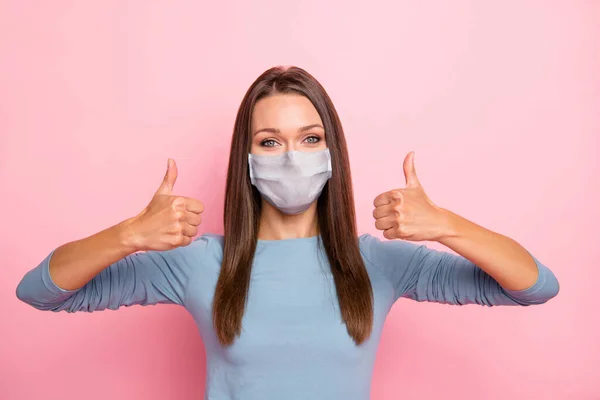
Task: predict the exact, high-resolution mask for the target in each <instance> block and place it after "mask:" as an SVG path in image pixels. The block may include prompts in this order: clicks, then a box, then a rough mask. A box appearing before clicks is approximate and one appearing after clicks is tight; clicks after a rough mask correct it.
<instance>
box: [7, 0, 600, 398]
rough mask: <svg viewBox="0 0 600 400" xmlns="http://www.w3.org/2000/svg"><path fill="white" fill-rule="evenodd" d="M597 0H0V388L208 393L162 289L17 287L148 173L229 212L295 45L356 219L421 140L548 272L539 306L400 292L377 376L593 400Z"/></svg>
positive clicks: (484, 214)
mask: <svg viewBox="0 0 600 400" xmlns="http://www.w3.org/2000/svg"><path fill="white" fill-rule="evenodd" d="M598 38H600V2H593V1H566V0H565V1H545V2H542V1H508V2H496V1H485V2H483V1H435V2H434V1H427V2H411V1H369V2H359V1H354V2H348V1H341V0H339V1H327V2H323V1H321V0H312V1H296V2H268V1H263V0H261V1H252V2H245V1H223V2H210V3H208V2H199V1H198V2H192V1H180V2H163V1H146V0H145V1H105V2H75V1H63V2H45V1H18V0H14V1H1V2H0V134H1V142H0V165H1V169H0V174H1V175H0V176H1V183H0V187H1V188H2V196H1V197H0V199H1V200H0V201H1V203H2V206H1V210H2V211H1V212H2V217H1V218H2V219H1V221H2V228H1V237H0V243H2V260H1V265H2V271H3V272H2V279H1V280H0V304H1V307H0V310H1V312H2V316H1V320H2V327H1V328H0V335H1V340H0V398H1V399H6V400H12V399H19V400H33V399H61V400H65V399H78V398H81V397H82V396H83V397H85V398H86V399H88V400H95V399H146V400H153V399H156V400H159V399H160V400H163V399H199V398H201V397H202V394H203V389H204V385H205V378H204V372H205V364H204V363H205V354H204V349H203V345H202V342H201V339H200V337H199V335H198V333H197V330H196V327H195V325H194V324H193V321H192V318H191V317H190V316H189V315H188V314H187V313H186V311H185V310H184V309H182V308H178V307H176V306H155V307H133V308H126V309H121V310H119V311H118V312H113V311H106V312H99V313H95V314H85V313H79V314H75V315H72V314H66V313H61V314H54V313H43V312H39V311H36V310H34V309H33V308H31V307H29V306H27V305H25V304H22V303H20V302H18V300H17V299H16V297H15V287H16V285H17V283H18V281H19V280H20V278H21V277H22V275H23V274H24V273H25V272H26V271H28V270H29V269H30V268H33V267H34V266H35V265H36V264H37V263H38V262H39V261H40V260H41V259H42V258H43V257H44V256H45V255H46V254H47V253H48V252H49V251H50V250H51V249H52V248H53V247H55V246H58V245H60V244H62V243H64V242H66V241H70V240H74V239H77V238H81V237H83V236H85V235H89V234H91V233H93V232H96V231H98V230H100V229H102V228H105V227H108V226H109V225H111V224H113V223H117V222H119V221H120V220H122V219H124V218H127V217H129V216H132V215H133V214H134V213H137V212H138V211H140V210H141V208H142V207H144V206H145V205H146V203H147V202H148V200H149V199H150V196H151V195H152V193H153V192H154V190H155V189H156V187H157V185H158V184H159V183H160V181H161V179H162V176H163V173H164V170H165V166H166V159H167V157H173V158H175V159H176V160H177V162H178V165H179V171H180V175H179V179H178V182H177V184H176V190H177V192H178V193H180V194H182V195H188V196H195V197H197V198H199V199H201V200H202V201H204V202H205V204H206V213H205V222H204V224H203V226H202V231H205V232H207V231H211V232H217V233H221V232H222V226H221V211H222V204H223V192H224V180H225V173H226V163H227V158H228V146H229V140H230V135H231V131H232V124H233V120H234V117H235V113H236V109H237V106H238V104H239V102H240V100H241V98H242V96H243V94H244V92H245V91H246V89H247V87H248V86H249V85H250V83H251V82H252V81H253V80H254V79H255V78H256V77H257V76H258V75H259V74H260V73H261V72H262V71H263V70H265V69H267V68H268V67H271V66H273V65H278V64H283V65H289V64H293V65H299V66H302V67H304V68H306V69H307V70H308V71H310V72H311V73H312V74H314V75H315V76H316V77H317V78H318V79H319V80H320V81H321V82H322V83H323V84H324V86H325V87H326V89H327V90H328V91H329V93H330V95H331V97H332V98H333V100H334V102H335V104H336V106H337V109H338V111H339V114H340V116H341V118H342V121H343V123H344V126H345V130H346V135H347V139H348V142H349V148H350V156H351V161H352V172H353V178H354V184H355V194H356V209H357V214H358V219H359V225H360V230H361V232H366V231H368V232H371V233H376V230H375V228H374V226H373V221H372V218H371V212H372V205H371V204H372V200H373V198H374V197H375V196H376V195H378V194H379V193H381V192H383V191H386V190H389V189H392V188H395V187H402V186H403V183H404V181H403V179H404V178H403V175H402V159H403V158H404V155H405V154H406V153H407V152H408V151H410V150H416V165H417V172H418V173H419V176H420V178H421V181H422V183H423V185H424V186H425V188H426V189H427V190H428V193H429V195H430V197H432V199H433V200H434V201H435V202H437V203H438V204H439V205H441V206H443V207H446V208H449V209H451V210H453V211H455V212H457V213H459V214H461V215H463V216H465V217H467V218H469V219H472V220H474V221H476V222H478V223H480V224H482V225H484V226H486V227H488V228H490V229H493V230H497V231H499V232H502V233H504V234H507V235H509V236H511V237H513V238H514V239H516V240H518V241H519V242H520V243H522V244H523V245H525V246H526V247H527V248H528V249H529V250H530V251H532V252H533V253H534V254H536V255H537V256H538V257H539V258H540V259H541V260H542V261H543V262H545V263H546V264H547V265H548V266H550V267H551V268H552V269H553V270H554V272H555V273H556V275H557V276H558V278H559V279H560V282H561V293H560V295H559V297H557V298H556V299H554V300H552V301H551V302H550V303H549V304H547V305H544V306H541V307H530V308H492V309H490V308H482V307H476V306H469V307H450V306H442V305H435V304H417V303H413V302H410V301H400V302H399V303H397V304H396V306H395V307H394V308H393V310H392V312H391V314H390V316H389V318H388V321H387V324H386V328H385V331H384V335H383V340H382V343H381V347H380V349H379V352H378V358H377V363H376V368H375V374H374V378H373V384H372V387H373V389H372V398H373V399H378V400H384V399H387V400H396V399H417V398H418V399H437V398H444V399H478V400H479V399H599V398H600V383H599V382H598V378H599V371H598V368H599V367H600V349H599V348H598V337H599V336H600V318H599V313H598V310H597V306H596V304H597V302H598V292H599V290H598V284H599V283H598V282H599V281H600V272H599V268H598V259H600V250H599V249H600V246H598V244H597V231H598V229H597V228H598V226H599V224H600V213H599V211H598V204H599V203H600V192H599V185H598V173H599V172H600V171H599V170H600V168H599V167H600V166H599V161H598V151H599V150H600V139H599V135H600V118H599V111H600V74H599V73H598V71H600V59H599V44H598V43H599V39H598Z"/></svg>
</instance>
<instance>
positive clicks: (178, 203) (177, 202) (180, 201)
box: [171, 196, 185, 208]
mask: <svg viewBox="0 0 600 400" xmlns="http://www.w3.org/2000/svg"><path fill="white" fill-rule="evenodd" d="M171 204H172V205H173V207H174V208H181V207H183V206H184V205H185V199H184V198H183V197H179V196H176V197H174V198H173V201H172V203H171Z"/></svg>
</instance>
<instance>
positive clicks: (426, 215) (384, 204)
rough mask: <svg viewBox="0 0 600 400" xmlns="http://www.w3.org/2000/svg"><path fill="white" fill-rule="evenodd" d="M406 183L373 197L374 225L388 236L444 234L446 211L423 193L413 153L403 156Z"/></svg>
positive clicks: (407, 237)
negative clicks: (404, 185) (403, 186)
mask: <svg viewBox="0 0 600 400" xmlns="http://www.w3.org/2000/svg"><path fill="white" fill-rule="evenodd" d="M404 177H405V179H406V187H405V188H404V189H394V190H390V191H389V192H385V193H382V194H380V195H379V196H377V197H376V198H375V200H374V201H373V205H374V206H375V210H374V211H373V217H374V218H375V227H376V228H377V229H379V230H381V231H383V236H384V237H385V238H387V239H404V240H411V241H422V240H428V241H430V240H431V241H435V240H438V239H439V238H441V237H442V236H443V235H444V231H445V213H444V210H443V209H442V208H439V207H438V206H436V205H435V204H434V203H433V202H432V201H431V200H430V199H429V197H427V195H426V194H425V190H424V189H423V186H421V182H419V178H418V177H417V172H416V171H415V154H414V152H410V153H408V155H407V156H406V158H405V159H404Z"/></svg>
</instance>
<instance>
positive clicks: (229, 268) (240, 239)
mask: <svg viewBox="0 0 600 400" xmlns="http://www.w3.org/2000/svg"><path fill="white" fill-rule="evenodd" d="M276 93H294V94H300V95H303V96H305V97H306V98H308V99H309V100H310V101H311V102H312V104H313V105H314V107H315V108H316V109H317V111H318V113H319V115H320V117H321V120H322V121H323V127H324V128H325V135H326V140H327V145H328V148H329V151H330V153H331V166H332V176H331V179H329V181H328V182H327V184H326V185H325V187H324V188H323V192H322V193H321V195H320V196H319V199H318V201H317V219H318V226H319V231H320V235H321V239H322V242H323V246H324V248H325V251H326V253H327V258H328V260H329V264H330V266H331V272H332V275H333V278H334V282H335V286H336V292H337V297H338V301H339V306H340V310H341V315H342V319H343V320H344V322H345V323H346V328H347V330H348V333H349V334H350V336H351V337H352V338H353V339H354V342H355V343H356V344H360V343H362V342H363V341H364V340H366V339H367V338H368V337H369V335H370V334H371V330H372V327H373V290H372V287H371V282H370V280H369V276H368V274H367V270H366V268H365V265H364V263H363V260H362V258H361V254H360V250H359V247H358V240H357V229H356V217H355V212H354V197H353V194H352V179H351V176H350V163H349V159H348V149H347V147H346V139H345V138H344V132H343V129H342V124H341V122H340V119H339V117H338V115H337V112H336V110H335V107H334V106H333V103H332V101H331V99H330V98H329V96H328V95H327V93H326V92H325V89H324V88H323V87H322V86H321V84H320V83H319V82H318V81H317V80H316V79H315V78H314V77H313V76H311V75H310V74H309V73H308V72H306V71H305V70H303V69H301V68H297V67H290V68H283V67H274V68H271V69H269V70H267V71H265V72H264V73H263V74H262V75H261V76H259V77H258V78H257V79H256V81H254V83H253V84H252V85H251V86H250V88H249V89H248V91H247V92H246V95H245V96H244V99H243V100H242V103H241V105H240V108H239V110H238V113H237V117H236V120H235V126H234V130H233V138H232V140H231V153H230V156H229V169H228V171H227V186H226V189H225V209H224V214H223V221H224V225H225V232H224V236H225V239H224V246H223V263H222V265H221V272H220V274H219V279H218V281H217V286H216V289H215V294H214V302H213V324H214V327H215V329H216V332H217V336H218V338H219V341H220V342H221V344H223V345H230V344H232V343H233V341H234V340H235V337H236V336H239V335H240V334H241V330H242V317H243V315H244V308H245V305H246V299H247V295H248V290H249V287H250V272H251V268H252V262H253V259H254V252H255V250H256V243H257V235H258V225H259V218H260V212H261V197H260V193H259V192H258V190H257V189H256V188H255V187H254V186H253V185H252V184H251V183H250V177H249V171H248V153H249V152H250V147H251V141H252V138H251V121H252V112H253V110H254V105H255V104H256V102H257V101H258V100H260V99H262V98H264V97H267V96H269V95H272V94H276Z"/></svg>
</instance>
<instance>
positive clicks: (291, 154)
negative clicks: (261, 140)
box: [248, 149, 331, 214]
mask: <svg viewBox="0 0 600 400" xmlns="http://www.w3.org/2000/svg"><path fill="white" fill-rule="evenodd" d="M248 165H249V167H250V181H251V182H252V184H253V185H254V186H256V188H257V189H258V191H259V192H260V194H261V195H262V197H263V198H264V199H265V200H267V201H268V202H269V203H271V204H272V205H273V206H274V207H276V208H277V209H279V210H280V211H281V212H282V213H284V214H300V213H302V212H304V211H306V210H307V209H308V208H309V207H310V205H311V204H312V203H313V202H314V201H315V200H316V199H317V198H318V197H319V195H320V194H321V191H322V190H323V187H324V186H325V184H326V183H327V180H329V178H331V154H330V153H329V149H325V150H321V151H316V152H312V151H311V152H309V151H288V152H286V153H283V154H278V155H274V156H273V155H256V154H248Z"/></svg>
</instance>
